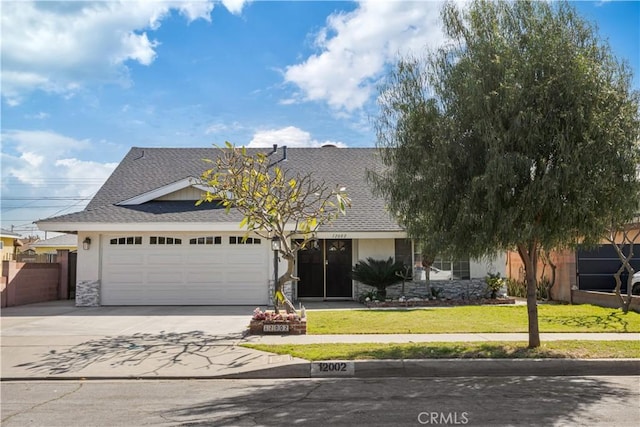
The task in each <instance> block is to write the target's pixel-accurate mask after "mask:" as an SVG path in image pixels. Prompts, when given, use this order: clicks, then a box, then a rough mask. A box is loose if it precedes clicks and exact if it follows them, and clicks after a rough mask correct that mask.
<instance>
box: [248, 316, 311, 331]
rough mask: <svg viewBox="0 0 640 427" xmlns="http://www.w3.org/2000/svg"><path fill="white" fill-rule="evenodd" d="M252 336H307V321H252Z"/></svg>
mask: <svg viewBox="0 0 640 427" xmlns="http://www.w3.org/2000/svg"><path fill="white" fill-rule="evenodd" d="M249 333H250V334H251V335H267V334H277V335H306V333H307V319H301V320H251V322H250V323H249Z"/></svg>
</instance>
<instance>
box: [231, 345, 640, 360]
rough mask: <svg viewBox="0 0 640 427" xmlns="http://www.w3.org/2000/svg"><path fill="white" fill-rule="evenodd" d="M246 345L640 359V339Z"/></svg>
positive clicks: (402, 354) (297, 353)
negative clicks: (535, 343)
mask: <svg viewBox="0 0 640 427" xmlns="http://www.w3.org/2000/svg"><path fill="white" fill-rule="evenodd" d="M243 346H244V347H248V348H253V349H256V350H262V351H266V352H269V353H276V354H290V355H292V356H294V357H299V358H302V359H306V360H312V361H313V360H367V359H481V358H492V359H531V358H533V359H536V358H563V359H564V358H568V359H575V358H580V359H603V358H605V359H607V358H636V359H637V358H640V342H638V341H549V342H543V343H542V345H541V346H540V347H539V348H535V349H529V348H527V343H526V342H478V343H475V342H473V343H450V342H448V343H444V342H433V343H406V344H367V343H359V344H307V345H265V344H243Z"/></svg>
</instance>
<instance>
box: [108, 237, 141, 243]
mask: <svg viewBox="0 0 640 427" xmlns="http://www.w3.org/2000/svg"><path fill="white" fill-rule="evenodd" d="M109 243H110V244H112V245H141V244H142V236H130V237H117V238H115V239H111V240H110V241H109Z"/></svg>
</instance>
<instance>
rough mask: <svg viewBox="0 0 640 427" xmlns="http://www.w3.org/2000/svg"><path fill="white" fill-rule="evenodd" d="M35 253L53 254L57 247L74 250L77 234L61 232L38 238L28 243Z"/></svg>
mask: <svg viewBox="0 0 640 427" xmlns="http://www.w3.org/2000/svg"><path fill="white" fill-rule="evenodd" d="M29 249H32V250H33V251H34V253H35V254H55V253H57V251H58V249H66V250H68V251H75V250H77V249H78V236H77V235H75V234H61V235H59V236H55V237H51V238H48V239H44V240H38V241H37V242H35V243H31V244H30V245H29Z"/></svg>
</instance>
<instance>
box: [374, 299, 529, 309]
mask: <svg viewBox="0 0 640 427" xmlns="http://www.w3.org/2000/svg"><path fill="white" fill-rule="evenodd" d="M515 303H516V300H515V299H513V298H495V299H491V298H481V299H466V300H462V299H444V300H441V299H436V300H406V301H399V300H393V301H366V302H365V303H364V305H365V306H367V307H368V308H376V307H453V306H460V305H502V304H515Z"/></svg>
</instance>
